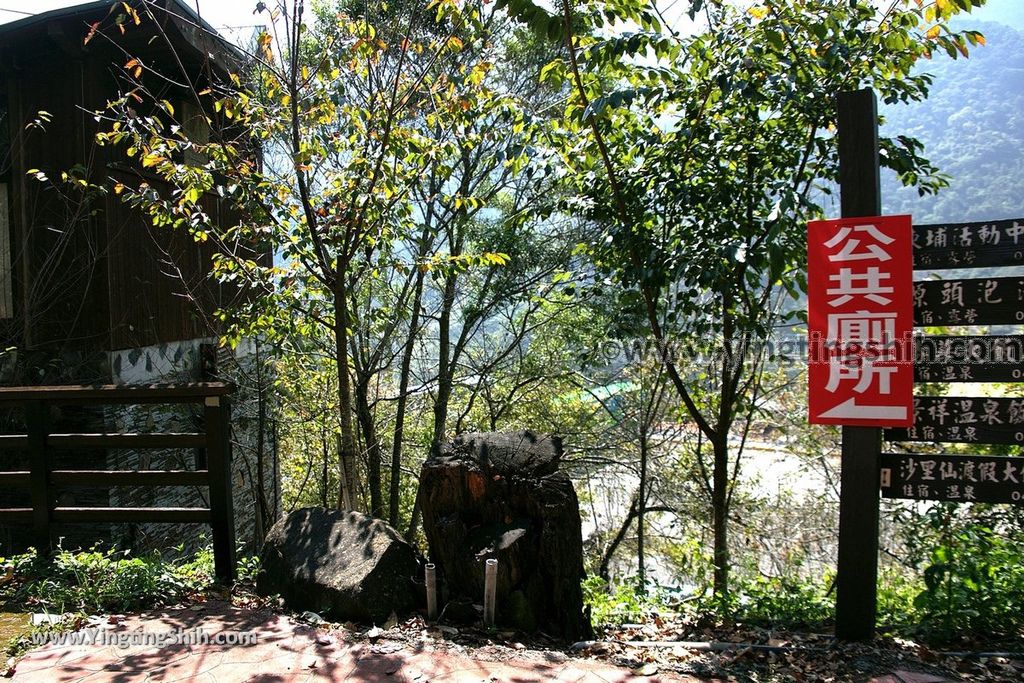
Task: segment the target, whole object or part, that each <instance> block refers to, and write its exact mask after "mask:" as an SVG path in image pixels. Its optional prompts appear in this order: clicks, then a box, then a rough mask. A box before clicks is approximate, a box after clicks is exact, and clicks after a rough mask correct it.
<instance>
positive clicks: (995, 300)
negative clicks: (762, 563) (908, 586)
mask: <svg viewBox="0 0 1024 683" xmlns="http://www.w3.org/2000/svg"><path fill="white" fill-rule="evenodd" d="M877 120H878V118H877V112H876V103H875V97H874V93H872V91H870V90H860V91H857V92H849V93H841V94H840V95H839V102H838V143H839V184H840V191H841V193H842V202H841V205H842V215H843V218H844V219H845V218H849V217H864V216H871V217H876V218H874V219H873V220H872V221H867V220H865V221H864V222H865V223H868V222H871V223H875V224H877V225H879V226H884V225H886V223H885V221H886V220H887V219H889V218H893V217H878V214H879V213H880V212H881V206H880V203H881V202H880V198H879V182H878V125H877ZM903 218H905V217H903ZM833 223H834V222H833ZM838 223H841V224H843V225H845V224H846V223H847V222H846V221H838ZM812 226H813V223H812V224H811V225H809V228H808V243H809V247H808V259H809V263H808V283H809V287H808V335H809V337H813V334H814V332H815V329H816V328H815V319H816V315H817V318H818V319H819V320H820V318H821V311H820V310H819V309H818V307H819V306H821V304H820V302H818V301H817V299H815V298H813V297H816V296H820V295H819V294H815V293H814V292H812V290H813V289H815V288H814V287H811V286H810V283H811V275H813V274H814V273H815V272H816V271H815V268H817V267H818V266H816V264H815V263H814V262H813V261H811V259H812V253H813V255H816V254H817V252H816V251H815V252H812V249H811V246H813V244H814V243H813V241H812V240H811V239H810V237H811V232H810V230H811V227H812ZM894 234H895V233H894ZM912 235H913V238H912V241H913V250H912V252H913V253H912V260H913V269H914V270H942V269H949V268H979V267H997V268H998V267H1004V266H1016V265H1020V264H1021V263H1024V219H1018V220H1001V221H988V222H974V223H953V224H948V225H919V226H913V228H912ZM886 239H889V237H886ZM892 246H893V247H895V246H896V244H895V242H893V245H892ZM897 253H899V254H900V258H902V259H904V260H906V259H907V257H906V255H905V252H897V251H892V254H890V252H886V253H885V254H884V255H885V257H886V260H887V261H889V260H891V261H896V260H898V258H896V257H895V255H896V254H897ZM844 255H845V256H846V257H847V258H849V256H850V254H848V253H845V252H844ZM830 258H831V257H830ZM858 258H867V257H866V256H863V255H862V254H860V255H858ZM903 265H906V264H903ZM893 268H894V267H893V266H890V270H889V271H887V275H886V277H892V278H893V279H895V278H896V273H897V270H895V269H893ZM851 272H852V271H851ZM878 272H879V271H877V270H876V271H875V272H874V273H873V274H874V275H876V276H877V275H878ZM848 274H849V273H848ZM830 277H831V276H830ZM875 279H876V280H877V277H876V278H875ZM906 279H907V283H906V284H905V285H903V286H904V288H905V289H911V288H912V290H913V302H912V306H909V307H900V306H898V305H896V306H895V309H894V311H887V312H885V313H884V315H885V316H890V317H891V316H895V317H896V318H897V319H898V320H900V317H899V316H901V315H904V313H903V312H902V311H904V310H909V308H912V309H913V314H912V317H913V321H912V326H914V327H936V326H950V327H957V326H973V325H1016V326H1021V325H1024V277H1020V276H1017V275H1011V276H1008V277H983V278H968V279H939V280H937V279H928V280H924V281H921V282H916V283H913V285H912V287H911V285H910V284H909V282H910V278H909V277H907V278H906ZM821 288H822V287H821V283H818V285H817V289H821ZM898 289H899V287H894V288H891V289H889V290H888V292H889V293H890V294H891V296H893V297H895V296H896V294H895V292H896V291H897V290H898ZM830 291H831V290H830ZM857 308H858V310H859V308H860V307H859V306H858V307H857ZM865 308H867V307H865ZM860 313H861V314H863V315H862V317H866V316H868V315H869V314H871V312H870V311H867V310H865V311H860ZM829 314H830V317H837V318H843V317H851V316H850V315H848V314H842V313H840V314H838V315H835V314H833V313H832V312H831V311H830V312H829ZM871 315H876V317H878V316H877V314H871ZM907 315H909V314H907ZM819 327H820V325H819ZM897 329H902V328H897ZM841 341H842V340H840V342H841ZM897 341H902V340H897ZM818 344H819V346H818V347H815V341H814V339H813V338H812V339H811V340H810V345H809V349H810V350H811V351H812V353H811V354H810V357H809V361H810V363H811V369H810V370H809V371H808V377H809V390H808V404H809V412H810V418H811V421H812V422H823V423H829V422H828V421H827V420H822V419H821V418H822V417H824V418H829V417H830V414H829V413H827V412H826V413H822V412H820V411H816V410H815V408H814V405H815V401H816V400H818V401H820V397H818V398H816V397H815V390H816V389H818V387H817V385H816V384H815V382H814V378H815V375H817V376H821V374H822V371H821V368H820V366H818V367H815V363H816V362H818V363H820V362H821V358H820V356H821V355H822V354H820V353H819V354H815V353H814V352H813V351H814V349H815V348H829V345H828V344H827V343H826V344H824V345H822V344H821V342H820V341H819V342H818ZM836 346H837V348H842V346H841V344H838V345H836ZM913 347H914V349H913V355H912V356H911V355H910V354H909V353H898V354H896V355H895V356H894V357H896V358H899V359H901V360H904V363H906V362H909V361H907V360H906V359H911V358H912V359H913V367H912V371H913V372H912V379H911V381H912V382H916V383H942V384H945V383H948V382H1024V335H1021V334H1002V335H990V336H986V335H976V334H966V335H935V336H919V337H916V338H915V339H914V343H913ZM904 351H905V347H904ZM829 353H833V352H832V351H830V352H829ZM825 355H827V354H825ZM868 357H869V356H865V357H864V359H862V361H861V363H862V366H861V374H862V375H863V372H864V370H863V367H864V364H866V363H868V360H867V358H868ZM828 358H829V362H830V363H833V364H834V363H835V360H834V359H833V358H832V357H831V356H828ZM876 361H877V358H874V359H873V362H874V365H875V366H876V367H875V369H877V365H878V363H877V362H876ZM902 369H904V370H905V369H907V367H906V365H905V364H904V365H903V366H902ZM829 372H832V370H830V371H829ZM847 372H852V370H847ZM889 376H891V378H892V380H893V387H889V386H888V385H887V386H886V388H885V391H884V392H883V393H886V394H888V395H889V396H888V398H890V399H892V400H890V401H888V402H889V403H891V404H898V403H899V401H897V400H895V398H896V397H895V393H896V392H895V391H890V389H894V388H895V386H896V384H895V383H896V380H897V379H899V380H900V381H901V382H903V381H905V380H906V379H907V377H906V376H905V375H899V374H898V370H897V369H895V368H894V369H892V370H891V371H890V372H889V374H888V375H887V377H889ZM864 385H865V382H861V383H860V385H859V386H858V390H860V391H862V392H863V391H864ZM901 386H902V385H901ZM831 390H832V389H830V391H831ZM905 396H906V398H907V401H908V403H909V402H910V401H911V394H910V392H909V391H908V392H906V393H905ZM861 400H864V395H863V394H861ZM850 401H851V405H853V403H852V401H853V399H850ZM868 403H870V401H868ZM907 411H908V418H909V419H907V420H906V421H903V422H899V421H896V420H895V419H889V418H891V417H892V416H891V415H890V414H889V413H886V412H884V411H879V410H875V411H874V412H873V413H872V414H871V415H864V416H863V418H864V419H859V420H846V419H844V420H838V421H836V420H833V421H832V422H831V424H842V425H844V426H843V432H842V462H841V468H842V470H841V474H840V485H841V488H840V494H839V562H838V569H837V574H836V636H837V637H838V638H841V639H843V640H869V639H871V638H872V637H873V636H874V632H875V613H876V604H877V579H878V513H879V491H880V490H881V492H882V494H883V495H884V496H885V497H886V498H902V499H910V500H934V501H952V502H985V503H1009V504H1014V505H1024V458H1022V457H1020V456H989V455H950V454H936V455H931V454H917V453H912V452H908V453H883V452H882V441H883V434H884V438H885V441H898V442H909V443H913V442H932V443H940V442H946V443H964V444H1011V445H1024V396H1021V397H1019V398H1014V397H1010V398H1006V397H996V396H914V397H913V398H912V406H908V408H907ZM852 415H854V413H851V412H850V411H846V412H844V413H843V415H841V416H839V417H842V418H849V417H851V416H852ZM869 418H870V419H869ZM876 418H879V419H877V420H876ZM851 424H853V425H866V424H873V425H878V426H849V425H851ZM879 427H886V429H885V431H884V433H883V431H882V429H880V428H879Z"/></svg>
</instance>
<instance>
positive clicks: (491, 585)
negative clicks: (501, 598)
mask: <svg viewBox="0 0 1024 683" xmlns="http://www.w3.org/2000/svg"><path fill="white" fill-rule="evenodd" d="M497 590H498V561H497V560H495V559H493V558H492V559H490V560H487V562H485V563H484V625H486V626H494V601H495V599H496V596H497Z"/></svg>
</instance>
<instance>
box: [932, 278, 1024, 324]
mask: <svg viewBox="0 0 1024 683" xmlns="http://www.w3.org/2000/svg"><path fill="white" fill-rule="evenodd" d="M1021 323H1024V277H990V278H977V279H971V280H925V281H923V282H915V283H914V324H915V325H917V326H929V325H1019V324H1021Z"/></svg>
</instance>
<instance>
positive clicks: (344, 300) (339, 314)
mask: <svg viewBox="0 0 1024 683" xmlns="http://www.w3.org/2000/svg"><path fill="white" fill-rule="evenodd" d="M346 270H347V268H341V267H339V268H338V276H337V280H338V281H337V284H336V287H335V293H334V353H335V361H336V363H337V366H338V422H339V425H340V427H341V434H340V435H339V438H338V470H339V474H340V481H339V483H338V486H339V489H340V490H339V493H338V505H339V508H340V509H344V510H357V509H358V507H359V506H358V502H357V501H358V496H359V493H358V490H357V488H356V482H357V481H358V476H357V474H356V438H355V431H354V430H353V428H352V390H351V383H350V381H349V373H348V287H347V286H346V284H345V277H346V275H345V273H346Z"/></svg>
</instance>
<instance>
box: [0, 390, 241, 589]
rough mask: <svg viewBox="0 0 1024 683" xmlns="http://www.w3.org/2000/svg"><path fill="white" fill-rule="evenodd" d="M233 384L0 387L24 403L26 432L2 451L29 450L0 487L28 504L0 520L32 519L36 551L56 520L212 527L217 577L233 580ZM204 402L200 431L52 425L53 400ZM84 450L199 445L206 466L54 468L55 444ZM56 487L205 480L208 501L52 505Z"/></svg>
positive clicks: (0, 514) (11, 400) (1, 512)
mask: <svg viewBox="0 0 1024 683" xmlns="http://www.w3.org/2000/svg"><path fill="white" fill-rule="evenodd" d="M230 392H231V387H230V386H229V385H227V384H223V383H220V382H206V383H194V384H177V385H151V386H114V385H92V386H39V387H5V388H0V406H3V407H19V406H20V407H21V408H23V409H24V414H25V427H26V430H25V431H26V433H25V434H9V435H0V450H22V451H27V453H28V463H29V465H28V470H27V471H16V472H12V471H0V487H22V488H24V487H27V488H28V489H29V493H30V500H31V507H28V508H0V522H22V523H29V524H31V525H32V528H33V538H34V541H35V545H36V548H37V550H39V551H40V552H44V551H46V550H48V549H50V548H51V547H52V541H53V534H52V529H51V526H52V525H53V524H54V523H79V522H86V523H97V522H100V523H106V522H110V523H125V522H193V523H195V522H198V523H205V524H209V525H210V526H211V527H212V531H213V558H214V565H215V570H216V574H217V579H218V580H219V581H220V582H222V583H224V584H231V583H233V582H234V573H235V531H234V530H235V525H234V514H233V510H232V498H231V445H230V426H231V405H230V400H229V398H228V394H229V393H230ZM144 403H149V404H154V403H155V404H182V403H201V404H202V405H203V421H202V424H203V430H202V431H201V432H191V433H154V434H109V433H92V434H60V433H54V432H53V430H52V429H51V422H50V412H51V411H50V406H52V405H92V406H103V405H117V404H121V405H134V404H144ZM86 448H90V449H91V448H97V449H99V448H104V449H105V448H117V449H129V450H134V449H150V448H198V449H203V451H205V458H203V459H202V460H205V469H195V470H86V469H54V468H53V466H52V457H51V456H52V453H53V452H54V451H56V450H70V449H86ZM200 462H202V461H200ZM57 486H83V487H99V488H111V487H115V486H143V487H145V486H205V487H208V489H209V507H208V508H200V507H195V508H192V507H188V508H159V507H66V506H61V505H56V504H55V500H54V495H53V494H54V490H55V487H57Z"/></svg>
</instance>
